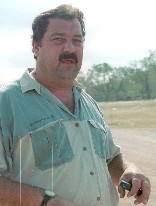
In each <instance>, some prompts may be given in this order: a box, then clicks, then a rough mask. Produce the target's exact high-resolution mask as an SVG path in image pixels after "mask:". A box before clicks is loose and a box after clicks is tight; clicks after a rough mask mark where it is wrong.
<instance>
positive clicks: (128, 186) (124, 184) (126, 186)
mask: <svg viewBox="0 0 156 206" xmlns="http://www.w3.org/2000/svg"><path fill="white" fill-rule="evenodd" d="M120 186H121V187H122V188H123V189H125V190H128V191H130V190H131V188H132V184H131V183H129V182H126V181H124V180H122V181H121V182H120ZM141 194H142V190H141V189H140V190H139V191H138V192H137V195H138V196H140V195H141Z"/></svg>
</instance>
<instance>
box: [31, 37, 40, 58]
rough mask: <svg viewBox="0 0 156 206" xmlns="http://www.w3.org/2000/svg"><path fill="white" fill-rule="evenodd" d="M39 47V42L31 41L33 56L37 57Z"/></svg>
mask: <svg viewBox="0 0 156 206" xmlns="http://www.w3.org/2000/svg"><path fill="white" fill-rule="evenodd" d="M39 47H40V44H39V43H38V42H37V41H34V40H33V41H32V52H33V53H34V56H35V57H36V58H37V57H38V55H39Z"/></svg>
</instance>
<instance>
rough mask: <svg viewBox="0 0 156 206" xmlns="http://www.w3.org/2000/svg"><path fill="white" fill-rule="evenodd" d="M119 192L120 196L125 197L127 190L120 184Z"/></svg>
mask: <svg viewBox="0 0 156 206" xmlns="http://www.w3.org/2000/svg"><path fill="white" fill-rule="evenodd" d="M118 192H119V193H120V198H124V196H125V190H124V189H123V188H122V187H121V186H118Z"/></svg>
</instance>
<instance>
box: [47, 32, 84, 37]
mask: <svg viewBox="0 0 156 206" xmlns="http://www.w3.org/2000/svg"><path fill="white" fill-rule="evenodd" d="M53 36H65V34H64V33H58V32H56V33H53V34H51V35H50V37H53ZM74 37H78V38H83V36H82V35H81V34H74Z"/></svg>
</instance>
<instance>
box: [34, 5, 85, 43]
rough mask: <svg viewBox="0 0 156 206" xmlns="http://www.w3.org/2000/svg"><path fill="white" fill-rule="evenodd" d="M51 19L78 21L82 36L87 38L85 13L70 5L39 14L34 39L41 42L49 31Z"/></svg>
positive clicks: (35, 21) (35, 24) (35, 20)
mask: <svg viewBox="0 0 156 206" xmlns="http://www.w3.org/2000/svg"><path fill="white" fill-rule="evenodd" d="M49 18H60V19H67V20H68V19H69V20H71V19H75V18H76V19H78V20H79V22H80V25H81V29H82V36H83V37H84V36H85V23H84V15H83V13H82V12H81V11H80V10H79V9H78V8H76V7H73V6H72V5H68V4H62V5H60V6H58V7H56V8H55V9H50V10H48V11H45V12H43V13H41V14H39V15H38V16H37V17H36V18H35V19H34V21H33V24H32V30H33V35H32V39H33V40H35V41H37V42H38V43H40V42H41V40H42V38H43V35H44V33H45V32H46V30H47V26H48V24H49Z"/></svg>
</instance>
